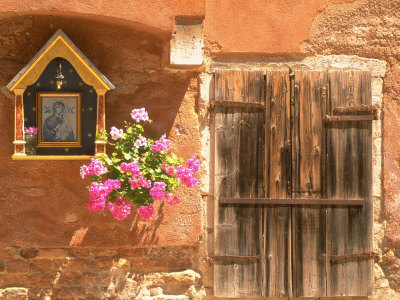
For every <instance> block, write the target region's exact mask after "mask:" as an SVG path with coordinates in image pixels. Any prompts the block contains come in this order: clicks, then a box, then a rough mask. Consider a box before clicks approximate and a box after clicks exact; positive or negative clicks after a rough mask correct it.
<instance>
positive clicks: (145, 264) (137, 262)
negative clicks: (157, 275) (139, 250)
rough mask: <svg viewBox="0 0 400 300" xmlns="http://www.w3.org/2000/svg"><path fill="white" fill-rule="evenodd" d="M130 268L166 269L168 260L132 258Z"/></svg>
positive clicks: (143, 269) (142, 269)
mask: <svg viewBox="0 0 400 300" xmlns="http://www.w3.org/2000/svg"><path fill="white" fill-rule="evenodd" d="M131 270H135V271H138V270H140V271H168V260H167V259H157V258H151V259H149V258H133V259H131Z"/></svg>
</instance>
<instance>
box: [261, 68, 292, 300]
mask: <svg viewBox="0 0 400 300" xmlns="http://www.w3.org/2000/svg"><path fill="white" fill-rule="evenodd" d="M266 97H267V98H266V119H267V122H266V145H267V147H266V164H267V169H266V180H265V186H266V189H267V197H273V198H274V197H276V198H284V197H287V195H288V194H287V192H288V191H287V178H289V176H288V174H287V168H286V165H285V164H286V161H287V155H290V154H289V153H288V152H287V149H285V141H287V140H288V138H289V136H290V131H289V130H290V128H287V127H286V124H287V122H288V120H287V117H288V115H289V113H288V110H289V106H288V104H289V100H290V95H289V72H288V71H268V72H267V76H266ZM264 217H265V222H264V225H265V249H264V251H265V257H266V258H267V260H266V266H265V277H264V281H265V282H264V284H265V289H264V291H265V296H266V297H290V296H292V273H291V272H292V266H291V242H290V241H291V226H290V219H291V216H290V208H286V207H274V208H265V216H264Z"/></svg>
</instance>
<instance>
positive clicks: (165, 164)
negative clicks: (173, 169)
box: [161, 163, 168, 171]
mask: <svg viewBox="0 0 400 300" xmlns="http://www.w3.org/2000/svg"><path fill="white" fill-rule="evenodd" d="M167 167H168V165H167V163H163V164H161V169H163V170H164V171H165V170H167Z"/></svg>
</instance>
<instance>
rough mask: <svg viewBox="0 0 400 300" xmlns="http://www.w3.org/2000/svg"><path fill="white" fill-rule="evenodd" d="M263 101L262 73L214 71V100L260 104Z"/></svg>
mask: <svg viewBox="0 0 400 300" xmlns="http://www.w3.org/2000/svg"><path fill="white" fill-rule="evenodd" d="M264 99H265V95H264V72H263V71H245V70H216V71H215V100H218V101H238V102H251V103H253V102H255V103H261V102H264Z"/></svg>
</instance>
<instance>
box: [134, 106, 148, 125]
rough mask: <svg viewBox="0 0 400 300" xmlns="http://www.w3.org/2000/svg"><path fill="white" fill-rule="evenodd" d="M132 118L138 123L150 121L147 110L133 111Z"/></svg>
mask: <svg viewBox="0 0 400 300" xmlns="http://www.w3.org/2000/svg"><path fill="white" fill-rule="evenodd" d="M131 117H132V119H134V120H135V121H136V122H137V123H139V122H140V121H147V120H149V115H148V114H147V111H146V109H145V108H139V109H133V110H132V112H131Z"/></svg>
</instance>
